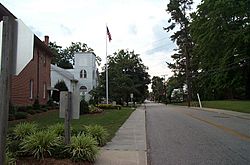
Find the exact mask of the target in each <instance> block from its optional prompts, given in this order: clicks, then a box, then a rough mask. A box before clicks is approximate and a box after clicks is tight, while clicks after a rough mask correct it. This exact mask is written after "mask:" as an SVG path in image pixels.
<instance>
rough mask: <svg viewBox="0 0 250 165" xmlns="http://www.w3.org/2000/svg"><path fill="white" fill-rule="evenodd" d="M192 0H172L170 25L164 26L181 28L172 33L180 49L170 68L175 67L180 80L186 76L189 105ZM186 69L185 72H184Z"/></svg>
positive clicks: (167, 28)
mask: <svg viewBox="0 0 250 165" xmlns="http://www.w3.org/2000/svg"><path fill="white" fill-rule="evenodd" d="M192 4H193V1H192V0H170V2H169V4H168V5H167V10H166V11H167V12H169V13H170V14H171V18H170V19H169V21H168V22H169V23H171V24H170V25H169V26H168V27H166V28H164V30H166V31H167V32H169V31H170V30H173V29H175V28H176V27H177V28H179V30H178V31H176V32H174V34H173V35H171V39H172V41H174V42H176V44H177V46H178V49H176V51H177V53H175V54H174V55H172V58H173V59H174V60H175V63H174V64H169V68H171V69H173V71H174V72H175V76H176V77H178V78H179V81H184V79H183V77H184V76H185V77H186V84H187V90H188V97H187V101H188V106H190V100H191V75H190V73H191V72H192V71H191V64H190V60H191V52H192V47H193V43H192V39H191V35H190V30H189V25H190V17H189V14H188V11H189V10H191V5H192ZM184 71H185V72H184Z"/></svg>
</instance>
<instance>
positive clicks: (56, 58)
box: [49, 42, 73, 69]
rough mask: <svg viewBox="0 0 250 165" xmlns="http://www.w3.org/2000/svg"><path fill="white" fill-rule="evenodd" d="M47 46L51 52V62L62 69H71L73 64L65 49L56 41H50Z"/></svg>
mask: <svg viewBox="0 0 250 165" xmlns="http://www.w3.org/2000/svg"><path fill="white" fill-rule="evenodd" d="M49 48H50V49H51V50H52V52H53V58H52V61H51V63H52V64H54V65H57V66H59V67H61V68H64V69H72V68H73V65H72V63H71V61H70V58H69V57H68V52H67V51H66V50H65V49H62V47H61V46H58V45H57V44H56V42H50V43H49Z"/></svg>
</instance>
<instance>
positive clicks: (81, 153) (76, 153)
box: [68, 134, 99, 162]
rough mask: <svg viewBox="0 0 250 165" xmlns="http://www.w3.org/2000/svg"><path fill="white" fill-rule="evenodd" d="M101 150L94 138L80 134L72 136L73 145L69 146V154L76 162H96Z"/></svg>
mask: <svg viewBox="0 0 250 165" xmlns="http://www.w3.org/2000/svg"><path fill="white" fill-rule="evenodd" d="M98 151H99V148H98V147H97V142H96V140H95V139H94V138H92V137H90V136H84V134H78V135H77V136H72V138H71V144H70V145H69V146H68V153H69V154H70V155H71V159H72V160H74V161H83V160H86V161H90V162H94V161H95V159H96V156H97V153H98Z"/></svg>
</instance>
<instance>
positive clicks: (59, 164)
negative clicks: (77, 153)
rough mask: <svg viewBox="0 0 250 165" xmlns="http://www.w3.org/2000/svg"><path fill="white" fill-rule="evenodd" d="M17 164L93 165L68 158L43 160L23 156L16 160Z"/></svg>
mask: <svg viewBox="0 0 250 165" xmlns="http://www.w3.org/2000/svg"><path fill="white" fill-rule="evenodd" d="M17 165H93V163H90V162H87V161H84V162H72V161H71V160H69V159H53V158H45V159H44V160H37V159H34V158H24V159H21V160H17Z"/></svg>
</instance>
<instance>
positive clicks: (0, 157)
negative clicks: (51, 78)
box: [0, 16, 13, 164]
mask: <svg viewBox="0 0 250 165" xmlns="http://www.w3.org/2000/svg"><path fill="white" fill-rule="evenodd" d="M12 23H13V21H12V19H11V18H10V17H7V16H4V17H3V26H2V43H1V44H2V52H1V71H0V91H1V92H0V98H1V99H0V164H4V162H5V145H6V134H7V129H8V114H9V103H10V89H11V68H12V67H11V64H12V58H13V57H12V56H13V55H12V38H13V36H12V35H13V30H12V29H13V27H12Z"/></svg>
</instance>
